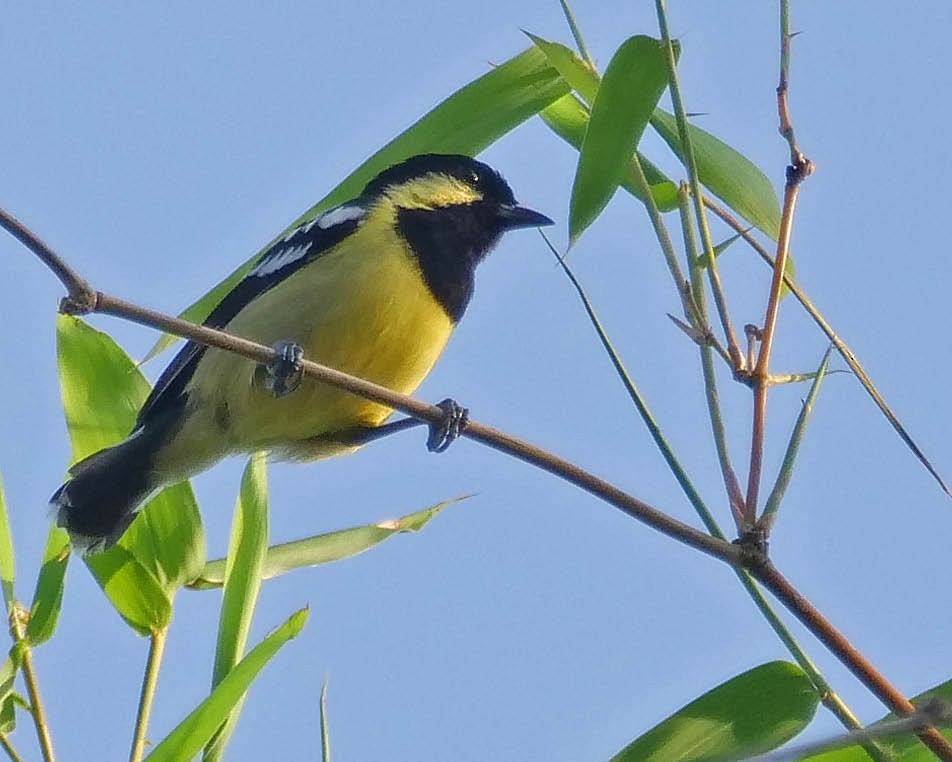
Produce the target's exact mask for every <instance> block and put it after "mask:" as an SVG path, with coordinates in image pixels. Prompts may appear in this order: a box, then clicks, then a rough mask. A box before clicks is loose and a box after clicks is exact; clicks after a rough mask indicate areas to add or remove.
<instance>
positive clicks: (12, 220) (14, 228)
mask: <svg viewBox="0 0 952 762" xmlns="http://www.w3.org/2000/svg"><path fill="white" fill-rule="evenodd" d="M0 226H2V227H3V228H4V229H5V230H6V231H7V232H9V233H10V235H12V236H13V237H14V238H16V239H17V240H18V241H19V242H20V243H22V244H23V245H24V246H26V247H27V248H28V249H29V250H30V251H32V252H33V253H34V254H36V256H38V257H39V258H40V259H41V260H42V261H43V264H45V265H46V266H47V267H49V268H50V270H52V271H53V274H54V275H55V276H56V277H57V278H59V281H60V283H62V284H63V286H64V287H65V288H66V293H67V297H66V298H67V299H68V300H69V301H70V302H73V303H75V304H77V305H86V308H87V309H92V305H93V304H95V302H96V290H95V289H94V288H93V287H92V286H91V285H89V282H88V281H87V280H86V279H85V278H83V277H82V276H80V275H79V273H77V272H76V271H75V270H73V268H71V267H70V266H69V265H67V264H66V262H64V261H63V259H62V258H61V257H60V256H59V255H58V254H57V253H56V252H55V251H53V249H51V248H50V247H49V246H47V245H46V243H45V242H44V241H42V240H40V238H39V237H37V236H36V234H34V233H33V231H31V230H30V229H29V228H27V227H26V225H24V224H23V223H22V222H20V221H19V220H18V219H17V218H16V217H14V216H13V215H12V214H10V213H9V212H7V211H6V210H5V209H0Z"/></svg>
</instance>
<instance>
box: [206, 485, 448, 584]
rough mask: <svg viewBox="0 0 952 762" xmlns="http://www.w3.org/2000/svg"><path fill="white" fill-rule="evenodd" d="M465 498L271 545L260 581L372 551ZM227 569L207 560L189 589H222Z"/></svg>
mask: <svg viewBox="0 0 952 762" xmlns="http://www.w3.org/2000/svg"><path fill="white" fill-rule="evenodd" d="M465 499H466V497H465V496H464V497H457V498H453V499H452V500H444V501H443V502H441V503H437V504H436V505H433V506H430V507H429V508H424V509H423V510H422V511H416V512H415V513H410V514H408V515H406V516H403V517H401V518H398V519H390V520H388V521H382V522H380V523H378V524H368V525H366V526H359V527H352V528H350V529H342V530H339V531H337V532H329V533H327V534H319V535H315V536H314V537H307V538H304V539H302V540H294V541H293V542H286V543H282V544H280V545H272V546H271V547H270V548H268V553H267V556H266V557H265V561H264V565H263V567H262V569H261V576H262V579H271V578H272V577H277V576H279V575H281V574H285V573H286V572H289V571H292V570H293V569H300V568H302V567H305V566H314V565H316V564H326V563H329V562H331V561H339V560H341V559H343V558H349V557H350V556H354V555H356V554H358V553H362V552H364V551H365V550H367V549H369V548H372V547H373V546H374V545H377V544H378V543H381V542H383V541H384V540H386V539H388V538H390V537H393V536H394V535H395V534H399V533H401V532H416V531H419V530H420V529H422V528H423V526H424V525H425V524H426V523H427V522H429V521H430V519H432V518H433V517H434V516H436V514H438V513H439V512H440V511H442V510H443V509H444V508H446V507H447V506H448V505H452V504H453V503H456V502H459V501H460V500H465ZM226 566H227V560H226V559H224V558H219V559H217V560H215V561H209V562H208V563H207V564H206V565H205V569H204V571H202V574H201V576H200V577H199V578H198V579H196V580H195V581H194V582H193V583H192V585H191V587H194V588H196V589H198V590H205V589H208V588H212V587H221V585H222V584H223V583H224V581H225V578H226Z"/></svg>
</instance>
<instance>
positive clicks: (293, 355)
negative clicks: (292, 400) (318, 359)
mask: <svg viewBox="0 0 952 762" xmlns="http://www.w3.org/2000/svg"><path fill="white" fill-rule="evenodd" d="M272 349H274V352H275V358H274V359H273V360H272V361H271V362H269V363H268V364H267V365H264V366H263V367H264V370H265V373H266V374H267V376H266V378H265V382H264V385H265V387H266V388H267V389H269V390H270V391H271V393H272V394H274V396H275V397H283V396H284V395H285V394H290V393H291V392H293V391H294V390H295V389H297V388H298V384H300V383H301V378H302V377H303V375H304V374H303V371H302V369H301V360H302V359H304V347H302V346H301V345H300V344H296V343H295V342H293V341H277V342H275V343H274V344H273V345H272Z"/></svg>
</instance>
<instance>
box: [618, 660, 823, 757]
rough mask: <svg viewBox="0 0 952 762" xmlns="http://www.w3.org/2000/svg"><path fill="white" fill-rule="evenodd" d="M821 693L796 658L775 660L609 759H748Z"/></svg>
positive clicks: (776, 740)
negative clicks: (794, 660)
mask: <svg viewBox="0 0 952 762" xmlns="http://www.w3.org/2000/svg"><path fill="white" fill-rule="evenodd" d="M818 704H819V696H817V693H816V689H815V688H814V687H813V685H812V683H811V682H810V680H809V678H808V677H807V675H806V673H805V672H803V670H801V669H800V668H799V667H798V666H796V665H795V664H790V663H789V662H783V661H775V662H769V663H767V664H762V665H760V666H759V667H754V668H753V669H751V670H749V671H747V672H744V673H743V674H741V675H738V676H737V677H734V678H731V679H730V680H728V681H727V682H725V683H722V684H721V685H719V686H717V687H716V688H714V689H713V690H710V691H708V692H707V693H705V694H704V695H703V696H701V697H700V698H698V699H696V700H694V701H692V702H691V703H690V704H688V705H687V706H685V707H683V708H682V709H681V710H680V711H678V712H677V713H676V714H673V715H671V716H670V717H668V718H667V719H666V720H663V721H662V722H661V723H660V724H658V725H656V726H655V727H654V728H652V729H651V730H649V731H648V732H647V733H645V734H644V735H643V736H641V737H640V738H638V739H636V740H635V741H633V742H632V743H631V744H629V745H628V746H626V747H625V748H624V749H622V751H620V752H619V753H618V754H617V755H616V756H614V757H612V762H662V760H665V762H667V760H683V761H684V762H687V761H688V760H700V759H706V758H710V757H716V758H718V759H746V758H747V757H750V756H753V755H755V754H763V753H764V752H767V751H770V750H771V749H775V748H777V747H778V746H780V745H781V744H784V743H786V742H787V741H789V740H790V739H791V738H793V737H794V736H796V735H797V734H798V733H799V732H800V731H802V730H803V729H804V728H805V727H806V726H807V725H808V724H809V723H810V720H811V719H812V718H813V715H814V713H815V712H816V708H817V705H818Z"/></svg>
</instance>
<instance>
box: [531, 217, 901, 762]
mask: <svg viewBox="0 0 952 762" xmlns="http://www.w3.org/2000/svg"><path fill="white" fill-rule="evenodd" d="M687 219H688V221H689V222H690V216H688V218H687ZM539 233H540V234H541V235H542V237H543V239H544V240H545V242H546V245H547V246H548V247H549V250H550V251H551V252H552V254H553V255H554V256H555V258H556V259H557V260H558V262H559V264H560V265H561V266H562V269H563V271H564V272H565V274H566V276H567V277H568V279H569V280H570V281H571V283H572V285H573V286H574V287H575V290H576V291H577V293H578V295H579V298H580V299H581V300H582V306H583V307H584V308H585V311H586V313H588V316H589V320H590V321H591V323H592V326H593V327H594V328H595V332H596V333H597V334H598V338H599V340H600V341H601V342H602V346H603V347H604V348H605V351H606V352H607V353H608V356H609V358H610V359H611V362H612V364H613V365H614V366H615V370H616V371H617V373H618V376H619V377H620V378H621V380H622V383H623V384H624V386H625V389H626V390H627V391H628V395H629V397H631V399H632V401H633V402H634V404H635V406H636V407H637V409H638V412H639V414H640V415H641V417H642V420H643V421H644V423H645V426H646V427H647V428H648V431H649V433H650V434H651V437H652V438H653V439H654V440H655V444H656V445H657V447H658V449H659V450H660V451H661V454H662V456H663V457H664V459H665V461H666V462H667V464H668V467H669V468H670V469H671V471H672V473H673V474H674V477H675V479H677V481H678V484H680V485H681V489H682V490H683V492H684V494H685V496H686V497H687V498H688V500H689V501H690V503H691V505H692V506H693V507H694V511H695V513H697V514H698V516H699V517H700V519H701V521H702V522H704V526H705V527H707V530H708V532H710V533H711V534H712V535H713V536H714V537H718V538H720V539H725V535H724V533H723V531H722V530H721V528H720V526H718V524H717V521H716V520H715V519H714V516H713V515H712V514H711V512H710V511H709V510H708V508H707V506H706V505H705V504H704V501H703V499H702V498H701V495H700V493H699V492H698V491H697V489H696V488H695V487H694V485H693V484H692V483H691V480H690V477H689V476H688V475H687V472H686V471H685V470H684V467H683V466H682V465H681V463H680V462H679V461H678V459H677V456H676V455H675V454H674V450H673V449H672V448H671V445H670V444H669V443H668V441H667V438H666V437H665V436H664V433H663V432H662V430H661V427H660V426H659V425H658V422H657V421H656V420H655V417H654V415H653V413H652V412H651V409H650V408H649V407H648V405H647V403H646V402H645V400H644V398H643V397H642V396H641V393H640V392H639V391H638V388H637V387H636V386H635V383H634V381H633V379H632V378H631V376H630V375H629V373H628V371H627V369H626V368H625V366H624V363H623V362H622V360H621V357H620V356H619V355H618V354H617V352H616V351H615V348H614V346H613V345H612V342H611V340H610V339H609V337H608V334H607V332H606V331H605V329H604V327H603V326H602V324H601V321H600V320H599V318H598V315H597V314H596V313H595V310H594V307H593V306H592V304H591V302H590V301H589V299H588V296H587V295H586V293H585V290H584V289H583V288H582V285H581V283H580V282H579V281H578V279H577V278H576V277H575V274H574V273H573V272H572V270H571V268H569V266H568V264H567V262H566V261H565V258H564V257H562V256H560V255H559V253H558V251H557V250H556V249H555V247H554V246H553V245H552V243H551V242H550V241H549V239H548V236H546V235H545V233H544V232H543V231H541V230H540V231H539ZM691 261H693V262H694V263H696V262H697V260H696V259H693V260H691ZM695 269H696V268H695ZM695 282H696V283H699V284H700V283H701V280H700V278H699V277H697V274H696V273H695ZM708 365H709V366H710V371H711V373H712V375H713V363H708ZM737 494H738V496H739V495H740V488H739V487H738V488H737ZM734 572H735V573H736V574H737V577H738V579H739V580H740V582H741V584H742V585H743V586H744V588H745V589H746V590H747V593H748V594H749V595H750V597H751V599H752V600H753V602H754V605H755V606H757V608H758V609H759V610H760V612H761V613H762V614H763V616H764V619H766V621H767V624H768V625H769V626H770V627H771V629H773V631H774V632H775V633H776V634H777V637H778V638H780V642H781V643H783V645H784V646H785V647H786V648H787V650H788V651H789V652H790V654H791V655H792V656H793V658H794V659H795V660H796V662H797V664H799V665H800V667H801V668H802V669H803V671H804V672H806V674H807V675H808V676H809V678H810V680H811V682H812V683H813V685H814V686H815V687H816V690H817V693H818V694H819V696H820V700H821V701H822V702H823V705H824V706H825V707H826V708H827V709H829V710H830V712H832V714H833V715H834V716H835V717H836V718H837V719H839V721H840V722H841V723H842V724H843V726H844V727H846V728H847V729H848V730H853V729H856V728H859V727H861V723H860V721H859V719H858V718H857V717H856V715H855V714H853V712H852V710H851V709H850V708H849V707H848V706H847V705H846V703H845V702H844V701H843V699H842V698H841V697H840V696H839V694H838V693H836V691H834V690H833V687H832V686H831V685H830V684H829V682H827V680H826V677H825V676H824V675H823V673H822V672H820V669H819V667H817V666H816V664H815V663H814V662H813V659H811V658H810V656H809V655H808V654H807V652H806V651H804V650H803V648H802V647H801V646H800V644H799V643H798V642H797V640H796V638H795V637H794V636H793V634H792V633H791V632H790V630H789V629H788V628H787V626H786V625H785V624H784V623H783V620H782V619H781V618H780V617H779V616H778V615H777V612H776V611H774V609H773V606H771V605H770V602H769V601H768V600H767V598H766V596H765V595H764V593H763V591H762V590H761V589H760V587H759V586H758V585H757V583H756V582H755V581H754V579H753V577H751V576H750V573H749V572H748V571H747V570H746V569H741V568H737V567H734ZM870 747H871V748H868V749H867V751H869V752H870V754H871V755H872V756H873V758H874V759H875V760H876V761H877V762H888V760H887V759H886V757H885V756H884V755H882V754H881V753H879V750H878V749H875V748H873V747H872V745H870Z"/></svg>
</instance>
